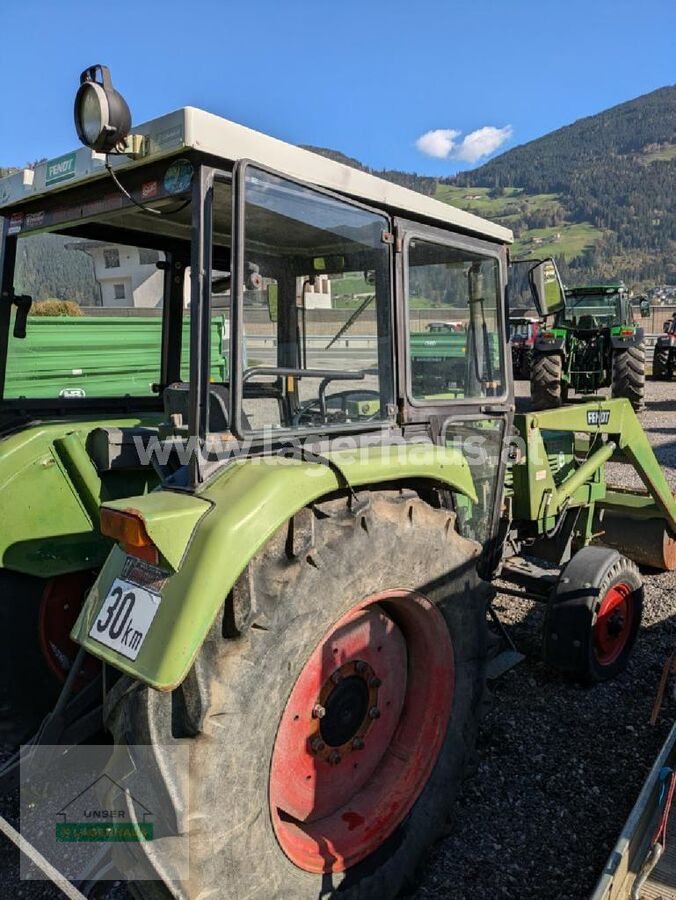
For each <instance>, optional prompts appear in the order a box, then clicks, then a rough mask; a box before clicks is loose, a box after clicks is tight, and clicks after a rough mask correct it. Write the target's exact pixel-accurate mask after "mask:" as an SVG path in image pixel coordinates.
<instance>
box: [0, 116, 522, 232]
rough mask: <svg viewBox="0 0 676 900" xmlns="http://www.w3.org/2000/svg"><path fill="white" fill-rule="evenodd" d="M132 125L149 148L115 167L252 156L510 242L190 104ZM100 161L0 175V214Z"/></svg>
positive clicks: (459, 213) (470, 219)
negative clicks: (188, 156) (179, 157)
mask: <svg viewBox="0 0 676 900" xmlns="http://www.w3.org/2000/svg"><path fill="white" fill-rule="evenodd" d="M132 131H133V133H134V134H142V135H144V136H145V138H146V140H145V144H146V149H147V152H146V153H145V154H144V156H143V157H142V158H141V159H138V160H130V159H129V158H128V157H126V156H111V157H110V160H111V165H113V166H114V167H115V168H120V169H133V168H138V167H142V166H143V165H145V164H147V163H154V162H157V161H158V160H160V159H162V158H163V157H170V156H174V157H175V156H176V154H177V153H180V151H181V150H195V151H198V152H200V153H204V154H206V155H209V156H214V157H220V158H221V159H223V160H225V161H228V162H236V161H238V160H242V159H244V160H250V161H252V162H255V163H258V164H259V165H261V166H263V167H265V168H268V169H272V170H274V171H276V172H278V173H279V174H281V175H285V176H287V177H289V178H292V179H297V180H300V181H304V182H307V183H309V184H316V185H317V186H319V187H323V188H326V189H328V190H331V191H336V192H338V193H341V194H345V195H347V196H349V197H352V198H354V199H356V200H359V201H361V202H364V203H366V204H375V205H377V206H379V207H384V208H386V209H388V210H389V211H391V212H394V213H397V214H400V215H403V216H406V215H413V216H415V217H417V218H419V217H422V218H424V219H428V220H432V221H433V222H435V223H438V224H439V225H442V226H446V227H448V226H449V225H450V226H452V227H453V228H455V229H458V230H460V231H464V232H468V233H471V234H475V235H477V236H479V237H483V238H487V239H489V240H493V241H498V242H500V243H511V241H512V240H513V236H512V232H511V231H510V230H509V229H508V228H503V227H502V226H501V225H496V224H494V223H493V222H489V221H487V220H486V219H482V218H481V217H480V216H475V215H473V214H472V213H468V212H464V211H463V210H460V209H457V208H456V207H454V206H450V205H449V204H447V203H442V202H441V201H439V200H434V199H433V198H431V197H426V196H425V195H423V194H419V193H418V192H417V191H412V190H409V189H408V188H404V187H401V186H399V185H397V184H393V183H392V182H390V181H385V180H384V179H383V178H378V177H377V176H375V175H370V174H368V173H367V172H362V171H360V170H359V169H353V168H352V167H351V166H346V165H344V164H343V163H339V162H335V161H334V160H332V159H327V158H326V157H324V156H320V155H319V154H317V153H313V152H312V151H310V150H305V149H303V148H301V147H296V146H295V145H293V144H287V143H286V142H284V141H280V140H278V139H277V138H273V137H270V136H269V135H266V134H262V133H261V132H259V131H254V130H253V129H251V128H246V127H245V126H243V125H238V124H236V123H235V122H230V121H228V120H227V119H224V118H221V117H220V116H216V115H213V114H212V113H208V112H205V111H204V110H201V109H196V108H194V107H191V106H187V107H184V108H183V109H179V110H176V111H175V112H172V113H169V114H168V115H165V116H161V117H160V118H157V119H152V120H150V121H149V122H146V123H144V124H142V125H138V126H135V127H134V128H133V129H132ZM104 162H105V158H104V156H103V155H102V154H99V153H95V152H94V151H92V150H89V149H88V148H86V147H81V148H80V149H78V150H75V151H73V152H71V153H66V154H64V155H62V156H59V157H57V158H56V159H51V160H47V161H46V162H43V163H39V164H38V165H37V166H36V167H35V169H24V170H23V171H19V172H16V173H15V174H13V175H9V176H8V177H6V178H3V179H1V180H0V215H2V214H3V208H8V207H16V206H18V205H19V204H21V203H22V202H24V201H29V200H34V199H36V198H38V197H40V196H45V195H48V194H51V193H52V192H56V191H60V190H64V189H66V188H69V187H71V186H72V185H74V184H81V183H83V182H86V181H88V180H91V179H93V178H96V177H101V176H103V175H105V168H104Z"/></svg>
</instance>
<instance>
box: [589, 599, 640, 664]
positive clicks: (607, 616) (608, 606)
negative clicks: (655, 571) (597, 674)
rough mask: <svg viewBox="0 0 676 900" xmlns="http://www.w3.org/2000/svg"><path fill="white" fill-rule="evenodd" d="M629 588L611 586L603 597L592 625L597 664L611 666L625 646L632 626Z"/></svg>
mask: <svg viewBox="0 0 676 900" xmlns="http://www.w3.org/2000/svg"><path fill="white" fill-rule="evenodd" d="M631 593H632V591H631V588H630V587H629V585H628V584H625V583H624V582H623V583H621V584H616V585H613V587H611V588H610V589H609V590H608V591H607V592H606V594H605V596H604V597H603V600H602V601H601V606H600V607H599V610H598V613H597V615H596V622H595V624H594V651H595V653H596V658H597V660H598V662H599V663H600V664H601V665H603V666H608V665H611V663H614V662H615V660H616V659H617V658H618V657H619V656H620V654H621V653H622V651H623V650H624V648H625V647H626V645H627V642H628V640H629V637H630V634H631V626H632V600H631Z"/></svg>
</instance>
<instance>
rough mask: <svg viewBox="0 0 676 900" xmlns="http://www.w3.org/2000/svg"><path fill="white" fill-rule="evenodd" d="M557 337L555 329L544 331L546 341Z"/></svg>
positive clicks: (543, 337)
mask: <svg viewBox="0 0 676 900" xmlns="http://www.w3.org/2000/svg"><path fill="white" fill-rule="evenodd" d="M555 337H556V335H555V334H554V332H553V331H543V332H542V339H543V340H544V341H553V340H554V338H555Z"/></svg>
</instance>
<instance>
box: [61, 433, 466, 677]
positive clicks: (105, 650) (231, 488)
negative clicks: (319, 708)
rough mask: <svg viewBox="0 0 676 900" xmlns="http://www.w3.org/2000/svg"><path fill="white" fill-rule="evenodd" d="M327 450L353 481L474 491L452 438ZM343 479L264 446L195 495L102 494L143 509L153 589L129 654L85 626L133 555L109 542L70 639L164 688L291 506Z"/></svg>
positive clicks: (184, 666)
mask: <svg viewBox="0 0 676 900" xmlns="http://www.w3.org/2000/svg"><path fill="white" fill-rule="evenodd" d="M327 456H329V457H330V458H331V459H332V460H333V461H334V462H335V463H336V464H337V465H338V466H339V467H340V469H341V471H342V472H343V474H344V475H345V477H346V479H347V480H348V481H349V483H350V484H351V485H352V486H353V487H355V488H358V487H359V486H360V485H372V484H388V483H389V484H392V485H393V486H399V485H401V484H402V483H406V482H410V481H420V480H426V481H428V482H431V483H433V484H436V485H440V486H442V487H445V488H447V489H451V490H453V491H456V492H458V493H461V494H464V495H466V496H467V497H469V498H471V499H473V500H476V493H475V489H474V484H473V481H472V476H471V473H470V469H469V466H468V464H467V460H466V459H465V457H464V456H463V455H462V453H461V452H460V451H459V450H458V449H456V448H452V447H443V446H436V445H431V444H411V443H409V444H402V445H394V446H383V447H371V448H367V449H365V450H363V451H362V450H356V451H335V452H331V453H327ZM341 487H344V485H342V484H341V483H340V479H339V477H338V475H337V474H336V472H335V471H334V470H333V469H331V468H329V467H327V466H325V465H317V464H313V463H310V462H306V461H300V460H297V459H284V458H281V457H279V456H272V457H270V456H268V457H262V458H258V459H255V458H253V459H245V460H238V461H235V462H233V463H232V464H231V465H229V466H228V467H227V468H226V469H225V471H224V472H222V474H220V475H219V476H218V477H217V478H216V479H215V480H214V481H213V482H212V483H210V484H209V485H208V486H207V487H206V488H205V489H204V490H203V491H202V492H201V493H200V495H199V496H187V495H177V494H172V493H171V492H168V491H157V492H155V493H153V494H149V495H147V496H144V497H135V498H132V499H131V500H124V501H117V502H116V503H111V504H105V506H107V507H110V508H116V509H120V510H129V509H133V510H134V512H135V513H136V514H138V515H141V516H142V517H143V519H144V522H145V525H146V530H147V532H148V534H149V536H150V538H151V539H152V540H153V541H156V543H157V546H158V549H159V550H160V552H161V553H162V556H163V557H164V560H165V563H164V569H165V571H164V572H160V573H155V577H156V585H155V586H154V587H153V590H154V591H156V592H158V593H159V594H160V596H161V599H160V600H159V602H158V604H157V606H156V612H155V615H154V618H153V621H152V624H151V625H150V627H149V628H148V629H147V631H146V634H145V637H144V638H143V640H142V641H141V643H140V645H139V646H138V647H137V648H136V652H137V654H138V655H137V656H136V658H135V659H130V658H127V656H126V655H124V654H123V653H121V652H119V651H118V650H113V649H111V648H110V647H108V646H106V645H104V644H103V643H100V642H99V641H97V640H95V639H94V638H92V637H91V636H90V631H91V630H92V628H94V626H95V623H96V620H97V618H98V616H99V613H100V612H101V610H102V608H103V606H104V603H105V602H106V599H107V596H108V593H109V592H110V590H111V587H112V585H113V581H114V580H115V579H116V578H119V577H121V576H122V572H123V568H124V567H125V564H126V565H127V566H128V565H129V563H127V560H128V559H129V560H131V559H132V558H131V557H126V555H125V554H124V553H123V552H122V550H121V549H120V548H119V547H115V549H114V550H113V552H112V553H111V555H110V556H109V558H108V560H107V562H106V564H105V565H104V567H103V569H102V571H101V573H100V575H99V578H98V579H97V581H96V583H95V584H94V586H93V588H92V590H91V592H90V594H89V596H88V598H87V600H86V601H85V605H84V608H83V610H82V613H81V615H80V618H79V619H78V621H77V623H76V624H75V627H74V629H73V631H72V637H73V639H74V640H76V641H77V642H79V643H80V644H82V645H83V646H84V647H85V648H86V649H87V650H88V651H89V652H90V653H92V654H93V655H94V656H97V657H99V658H100V659H103V660H105V661H106V662H108V663H110V664H111V665H113V666H115V667H116V668H117V669H120V670H121V671H123V672H125V673H127V674H128V675H131V676H132V677H134V678H136V679H138V680H140V681H143V682H145V683H146V684H149V685H151V686H152V687H154V688H157V689H159V690H165V691H166V690H172V689H173V688H175V687H176V686H177V685H178V684H180V682H181V681H182V680H183V679H184V678H185V676H186V674H187V673H188V671H189V669H190V667H191V665H192V663H193V660H194V659H195V656H196V655H197V653H198V651H199V649H200V647H201V645H202V643H203V641H204V639H205V637H206V635H207V633H208V631H209V629H210V628H211V625H212V623H213V622H214V619H215V617H216V615H217V614H218V611H219V610H220V609H221V607H222V606H223V602H224V601H225V600H226V598H227V597H228V595H229V594H230V592H231V590H232V588H233V586H234V584H235V582H236V581H237V579H238V578H239V576H240V575H241V574H242V572H243V571H244V569H245V568H246V566H247V564H248V563H249V561H250V560H251V559H252V558H253V557H254V556H255V555H256V553H257V552H258V551H259V550H260V549H261V548H262V547H263V546H264V545H265V544H266V543H267V541H268V540H269V539H270V538H271V537H272V535H273V534H274V533H275V531H277V529H278V528H279V527H280V526H282V525H283V524H284V523H285V522H286V521H288V520H289V519H290V518H291V517H292V516H294V515H295V514H296V513H297V512H298V511H299V510H301V509H303V507H305V506H307V505H308V504H310V503H312V502H313V501H316V500H318V499H319V498H321V497H324V496H326V495H327V494H330V493H332V492H334V491H336V490H337V489H339V488H341ZM157 498H161V499H157ZM174 500H178V501H179V504H180V507H181V509H180V514H179V513H178V512H177V513H176V516H175V522H176V523H177V524H179V523H180V527H179V528H178V529H173V528H171V527H170V524H169V518H168V515H169V510H170V508H171V506H172V502H173V501H174ZM179 504H177V506H178V505H179ZM160 511H161V515H160V514H158V513H159V512H160ZM169 556H170V557H171V561H170V560H169ZM172 569H173V570H174V571H172ZM153 574H154V573H152V572H151V573H150V576H149V577H150V578H152V576H153ZM95 633H96V632H95ZM127 652H129V651H127ZM129 655H131V653H130V652H129Z"/></svg>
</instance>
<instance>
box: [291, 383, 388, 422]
mask: <svg viewBox="0 0 676 900" xmlns="http://www.w3.org/2000/svg"><path fill="white" fill-rule="evenodd" d="M372 400H377V401H378V408H377V409H376V411H375V412H372V413H370V414H365V415H361V414H360V413H357V415H356V416H354V418H355V420H358V421H360V422H371V421H373V420H374V419H376V418H378V417H379V416H380V412H381V410H380V392H379V391H373V390H368V389H365V388H352V389H348V390H345V391H338V392H337V393H335V394H331V395H330V396H328V397H318V398H312V400H306V401H305V402H304V403H303V404H301V407H300V409H299V410H298V412H297V414H296V416H295V421H294V425H329V424H332V423H336V424H339V423H341V422H346V421H348V419H349V418H351V416H350V414H349V409H348V403H349V402H350V401H352V402H353V403H356V404H359V403H366V402H370V401H372Z"/></svg>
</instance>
